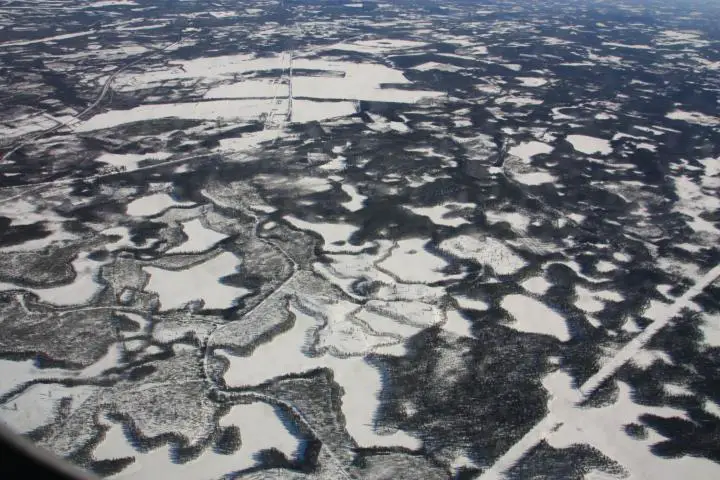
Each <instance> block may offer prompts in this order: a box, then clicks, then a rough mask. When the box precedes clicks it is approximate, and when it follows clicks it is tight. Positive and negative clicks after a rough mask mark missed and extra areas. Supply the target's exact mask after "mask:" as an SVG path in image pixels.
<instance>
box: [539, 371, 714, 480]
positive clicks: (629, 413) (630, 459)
mask: <svg viewBox="0 0 720 480" xmlns="http://www.w3.org/2000/svg"><path fill="white" fill-rule="evenodd" d="M617 385H618V390H619V393H618V395H617V400H616V401H615V402H614V403H612V404H610V405H607V406H603V407H599V408H577V407H575V405H574V404H572V403H568V404H567V405H566V406H564V407H561V406H557V407H555V409H554V410H553V414H555V417H556V418H558V419H562V420H564V424H563V425H562V426H561V427H560V428H558V429H557V430H555V431H552V432H551V433H550V434H549V435H548V436H547V437H546V441H547V442H548V443H549V444H550V446H552V447H553V448H567V447H570V446H571V445H578V444H579V445H583V444H587V445H590V446H591V447H593V448H595V449H597V450H598V451H600V452H603V454H604V455H606V456H607V457H608V458H612V459H613V460H615V461H617V462H618V463H619V464H620V465H622V466H623V467H624V468H625V469H626V470H627V471H629V472H642V475H643V478H657V479H675V478H683V477H686V476H687V475H688V472H692V475H691V476H692V477H693V478H715V477H716V476H717V464H716V463H714V462H712V461H710V460H707V459H704V458H700V457H691V456H683V457H679V458H663V457H660V456H657V455H655V454H654V453H653V452H652V449H651V447H652V445H653V444H656V443H658V442H660V441H663V440H664V439H665V438H664V437H663V436H661V435H660V434H658V433H656V432H655V431H654V430H652V429H648V436H647V438H644V439H638V438H633V437H631V436H629V435H625V434H623V433H622V429H623V426H624V425H627V424H629V423H639V418H640V417H641V416H642V415H646V414H652V415H657V416H660V417H665V418H672V417H680V418H686V417H687V416H686V414H685V411H684V410H680V409H676V408H671V407H652V406H648V405H639V404H636V403H634V402H633V401H632V396H633V395H632V390H631V389H630V387H629V386H628V385H627V384H626V383H624V382H622V381H618V382H617Z"/></svg>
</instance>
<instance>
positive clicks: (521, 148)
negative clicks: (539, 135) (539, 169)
mask: <svg viewBox="0 0 720 480" xmlns="http://www.w3.org/2000/svg"><path fill="white" fill-rule="evenodd" d="M552 151H553V147H551V146H550V145H548V144H547V143H543V142H538V141H536V140H532V141H529V142H523V143H520V144H518V145H515V146H513V147H511V148H510V150H508V153H509V154H510V155H514V156H516V157H518V158H521V159H523V160H524V161H525V162H527V163H530V162H531V160H532V157H533V156H535V155H539V154H541V153H550V152H552Z"/></svg>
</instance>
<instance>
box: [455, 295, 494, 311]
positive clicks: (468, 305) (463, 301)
mask: <svg viewBox="0 0 720 480" xmlns="http://www.w3.org/2000/svg"><path fill="white" fill-rule="evenodd" d="M454 298H455V300H457V302H458V306H459V307H460V308H462V309H463V310H479V311H484V310H487V309H488V308H490V305H488V304H487V303H485V302H483V301H482V300H478V299H476V298H470V297H468V296H465V295H454Z"/></svg>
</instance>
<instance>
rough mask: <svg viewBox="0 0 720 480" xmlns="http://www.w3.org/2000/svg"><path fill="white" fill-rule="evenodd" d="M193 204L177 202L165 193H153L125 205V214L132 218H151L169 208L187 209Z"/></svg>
mask: <svg viewBox="0 0 720 480" xmlns="http://www.w3.org/2000/svg"><path fill="white" fill-rule="evenodd" d="M191 205H194V203H193V202H178V201H177V200H175V199H173V198H172V197H171V196H170V195H168V194H167V193H153V194H150V195H146V196H144V197H140V198H136V199H135V200H133V201H132V202H130V203H128V204H127V209H126V211H127V214H128V215H130V216H133V217H151V216H153V215H157V214H159V213H161V212H163V211H165V210H167V209H168V208H170V207H188V206H191Z"/></svg>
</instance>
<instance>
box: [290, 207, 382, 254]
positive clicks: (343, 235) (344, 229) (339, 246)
mask: <svg viewBox="0 0 720 480" xmlns="http://www.w3.org/2000/svg"><path fill="white" fill-rule="evenodd" d="M283 219H284V220H285V221H286V222H288V223H289V224H290V225H292V226H293V227H295V228H297V229H300V230H308V231H311V232H314V233H316V234H318V235H320V237H322V239H323V240H324V242H325V243H324V244H323V251H326V252H331V253H332V252H353V251H354V252H357V251H360V250H362V249H363V248H367V247H368V246H369V244H368V243H365V244H362V245H351V244H350V243H348V242H349V240H350V237H351V236H352V235H353V234H354V233H355V232H357V231H358V230H359V229H358V227H356V226H355V225H351V224H348V223H315V222H307V221H305V220H300V219H299V218H296V217H293V216H292V215H285V216H284V217H283Z"/></svg>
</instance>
